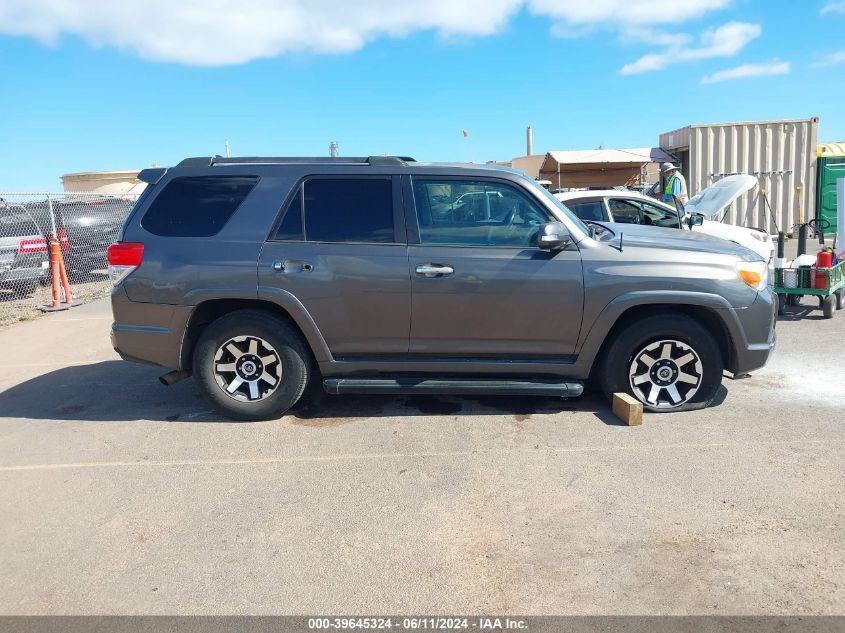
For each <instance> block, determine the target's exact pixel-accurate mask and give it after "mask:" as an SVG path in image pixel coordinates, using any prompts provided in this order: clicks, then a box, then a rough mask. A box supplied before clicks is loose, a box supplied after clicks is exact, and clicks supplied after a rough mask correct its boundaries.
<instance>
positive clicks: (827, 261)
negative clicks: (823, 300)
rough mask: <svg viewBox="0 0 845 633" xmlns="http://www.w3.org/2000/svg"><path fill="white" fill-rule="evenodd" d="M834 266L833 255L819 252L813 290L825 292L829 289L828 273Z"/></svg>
mask: <svg viewBox="0 0 845 633" xmlns="http://www.w3.org/2000/svg"><path fill="white" fill-rule="evenodd" d="M832 266H833V253H831V252H830V251H819V253H818V255H816V269H815V271H813V288H816V289H817V290H824V289H825V288H827V271H828V269H829V268H831V267H832Z"/></svg>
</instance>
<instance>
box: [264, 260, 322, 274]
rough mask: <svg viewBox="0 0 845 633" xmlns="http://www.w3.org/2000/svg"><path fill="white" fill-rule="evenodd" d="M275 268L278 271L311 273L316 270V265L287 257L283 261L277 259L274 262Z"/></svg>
mask: <svg viewBox="0 0 845 633" xmlns="http://www.w3.org/2000/svg"><path fill="white" fill-rule="evenodd" d="M273 270H275V271H276V272H277V273H295V272H302V273H310V272H311V271H312V270H314V265H313V264H310V263H308V262H303V261H301V260H299V259H286V260H285V261H283V262H280V261H278V260H276V261H274V262H273Z"/></svg>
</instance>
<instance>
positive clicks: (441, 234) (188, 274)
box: [109, 157, 776, 420]
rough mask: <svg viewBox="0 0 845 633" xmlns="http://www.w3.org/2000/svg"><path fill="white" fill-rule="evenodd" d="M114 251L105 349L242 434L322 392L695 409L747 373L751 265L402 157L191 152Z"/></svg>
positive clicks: (753, 317)
mask: <svg viewBox="0 0 845 633" xmlns="http://www.w3.org/2000/svg"><path fill="white" fill-rule="evenodd" d="M140 178H141V179H142V180H144V181H145V182H147V183H148V184H149V186H148V187H147V189H146V191H145V192H144V194H143V196H142V197H141V199H139V201H138V203H137V204H136V206H135V208H134V210H133V211H132V213H131V214H130V216H129V217H128V219H127V221H126V223H125V225H124V227H123V229H122V231H121V234H120V236H119V238H118V239H119V241H118V242H116V243H115V244H113V245H112V246H111V247H110V248H109V265H110V271H111V274H112V278H113V279H114V281H115V287H114V290H113V292H112V308H113V312H114V324H113V326H112V341H113V345H114V348H115V349H116V350H117V352H118V353H119V354H120V355H121V356H122V357H123V358H125V359H127V360H132V361H141V362H146V363H152V364H155V365H160V366H162V367H165V368H168V369H170V370H172V371H171V372H170V373H168V374H166V375H164V376H162V381H163V382H165V383H166V384H170V383H172V382H175V381H176V380H180V379H182V378H186V377H188V376H190V375H191V374H193V375H194V376H195V377H196V378H197V380H198V382H199V385H200V387H201V388H202V390H203V391H204V392H205V394H206V395H207V396H208V398H209V399H210V400H211V401H212V402H213V403H214V404H215V405H216V406H217V407H218V408H219V409H220V410H221V411H222V412H224V413H225V414H226V415H227V416H229V417H231V418H235V419H240V420H257V419H267V418H274V417H278V416H280V415H282V414H283V413H284V412H285V411H286V410H288V409H289V408H290V407H292V406H293V405H294V404H295V403H296V402H297V401H298V400H299V399H300V397H301V396H302V395H303V392H304V391H305V389H306V386H307V385H308V384H309V383H311V384H314V385H320V384H321V385H322V387H323V388H324V389H325V391H327V392H329V393H332V394H348V393H381V394H384V393H390V394H393V393H412V394H418V393H423V394H431V393H437V394H507V395H522V394H526V395H527V394H531V395H542V396H560V397H565V398H569V397H575V396H578V395H580V394H581V393H582V391H583V389H584V384H585V382H586V381H588V379H593V380H594V381H595V383H596V384H598V385H599V386H600V387H601V389H602V390H603V391H604V392H605V394H607V395H608V396H610V395H611V394H613V393H614V392H620V391H622V392H627V393H629V394H632V395H633V396H634V397H636V398H638V399H639V400H640V401H641V402H642V403H643V404H644V405H645V407H646V409H647V410H651V411H679V410H689V409H695V408H701V407H705V406H707V405H708V404H709V403H711V402H712V400H713V399H714V397H715V395H716V393H717V390H718V388H719V385H720V383H721V380H722V374H723V370H728V371H730V372H733V373H734V374H743V373H746V372H749V371H751V370H754V369H757V368H759V367H762V366H763V364H764V363H765V362H766V359H767V357H768V356H769V353H770V351H771V350H772V348H773V346H774V341H775V334H774V326H775V305H776V301H775V299H774V294H773V293H772V290H771V289H770V287H769V284H768V280H767V268H766V264H765V262H763V261H762V260H761V259H760V258H759V257H758V256H757V255H755V254H754V253H752V252H751V251H750V250H747V249H745V248H742V247H739V246H736V245H734V244H731V243H728V242H725V241H722V240H719V239H717V238H712V237H709V236H706V235H701V234H696V233H681V232H679V231H677V230H671V229H659V228H655V227H639V226H636V225H625V226H619V225H607V224H599V223H589V224H585V223H584V222H582V221H581V220H579V219H578V218H577V217H576V216H575V215H574V214H572V213H571V212H570V211H569V210H568V209H566V207H564V206H563V205H562V204H561V203H560V202H559V201H557V200H556V199H555V198H554V197H553V196H552V195H551V194H549V193H548V192H546V191H545V190H544V189H543V188H542V187H540V186H538V185H537V184H536V183H535V182H534V181H532V180H530V179H528V178H527V177H526V176H525V175H524V174H523V173H522V172H519V171H515V170H510V169H506V168H501V167H492V166H480V165H452V164H435V163H418V162H415V161H413V160H412V159H409V158H398V157H370V158H337V159H314V158H233V159H228V158H190V159H186V160H184V161H182V162H181V163H179V164H178V165H177V166H176V167H174V168H170V169H164V168H154V169H147V170H144V171H143V172H141V174H140Z"/></svg>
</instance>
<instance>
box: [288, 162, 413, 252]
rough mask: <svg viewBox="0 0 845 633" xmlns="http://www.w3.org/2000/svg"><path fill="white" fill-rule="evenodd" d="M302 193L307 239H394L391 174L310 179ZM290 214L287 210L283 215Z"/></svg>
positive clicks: (381, 241) (377, 241)
mask: <svg viewBox="0 0 845 633" xmlns="http://www.w3.org/2000/svg"><path fill="white" fill-rule="evenodd" d="M302 192H303V202H304V207H303V209H304V210H303V213H304V218H305V239H306V240H307V241H309V242H353V243H369V244H392V243H395V242H396V235H395V231H394V213H393V181H392V178H391V177H390V176H387V177H383V178H381V177H370V178H311V179H309V180H306V181H305V183H304V184H303V185H302ZM289 213H290V209H288V212H287V213H286V214H285V215H288V214H289ZM285 219H287V218H285ZM284 223H285V221H284V220H282V224H283V225H284Z"/></svg>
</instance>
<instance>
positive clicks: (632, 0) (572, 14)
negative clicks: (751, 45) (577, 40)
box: [528, 0, 731, 26]
mask: <svg viewBox="0 0 845 633" xmlns="http://www.w3.org/2000/svg"><path fill="white" fill-rule="evenodd" d="M528 4H529V8H530V10H531V11H532V12H533V13H536V14H538V15H545V16H548V17H550V18H552V19H554V20H561V21H564V22H566V23H568V24H572V25H579V24H580V25H584V24H590V25H597V26H641V25H656V24H678V23H680V22H685V21H686V20H690V19H693V18H698V17H701V16H702V15H704V14H705V13H707V12H709V11H713V10H715V9H724V8H725V7H727V6H728V5H729V4H731V0H696V1H689V0H686V1H685V0H529V2H528Z"/></svg>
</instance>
